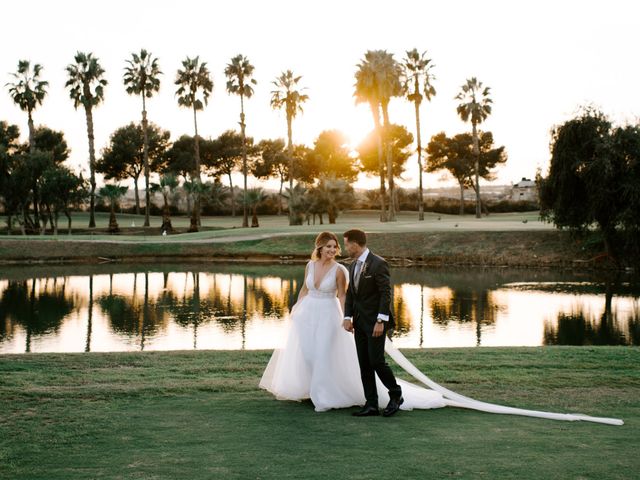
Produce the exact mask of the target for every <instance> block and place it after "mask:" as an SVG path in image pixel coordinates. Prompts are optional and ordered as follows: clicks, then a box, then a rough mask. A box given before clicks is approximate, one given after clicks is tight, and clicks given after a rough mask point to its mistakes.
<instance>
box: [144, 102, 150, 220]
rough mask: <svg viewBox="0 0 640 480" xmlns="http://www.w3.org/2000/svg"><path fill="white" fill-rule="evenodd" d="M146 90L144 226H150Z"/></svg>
mask: <svg viewBox="0 0 640 480" xmlns="http://www.w3.org/2000/svg"><path fill="white" fill-rule="evenodd" d="M145 93H146V92H145V91H144V89H143V90H142V135H143V138H144V146H143V151H142V157H143V159H144V186H145V195H144V199H145V203H144V226H145V227H148V226H149V225H150V224H149V199H150V194H149V132H148V128H147V127H148V123H147V105H146V103H145V98H144V97H145Z"/></svg>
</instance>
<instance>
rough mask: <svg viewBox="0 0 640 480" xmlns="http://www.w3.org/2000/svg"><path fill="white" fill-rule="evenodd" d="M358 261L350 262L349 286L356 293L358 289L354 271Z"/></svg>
mask: <svg viewBox="0 0 640 480" xmlns="http://www.w3.org/2000/svg"><path fill="white" fill-rule="evenodd" d="M355 264H356V261H353V262H351V263H350V264H349V288H351V290H352V291H353V292H354V293H355V291H356V289H355V288H354V286H353V273H354V270H355Z"/></svg>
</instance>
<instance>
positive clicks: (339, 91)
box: [0, 0, 640, 188]
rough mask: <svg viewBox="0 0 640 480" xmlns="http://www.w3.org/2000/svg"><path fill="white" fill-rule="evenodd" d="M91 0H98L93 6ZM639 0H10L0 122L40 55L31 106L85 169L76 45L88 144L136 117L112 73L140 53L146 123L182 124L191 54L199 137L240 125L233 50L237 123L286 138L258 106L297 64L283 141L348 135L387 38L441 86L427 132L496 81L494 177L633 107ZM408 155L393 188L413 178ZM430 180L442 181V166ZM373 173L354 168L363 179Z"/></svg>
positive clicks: (357, 122) (530, 166) (408, 109)
mask: <svg viewBox="0 0 640 480" xmlns="http://www.w3.org/2000/svg"><path fill="white" fill-rule="evenodd" d="M94 5H95V7H94ZM639 5H640V4H638V3H637V2H634V1H632V0H629V1H621V0H613V1H608V2H604V1H599V2H596V1H591V0H587V1H578V0H575V1H574V0H565V1H558V0H556V1H548V0H543V1H537V2H509V3H507V2H500V1H483V2H478V1H449V2H444V1H442V2H438V1H409V0H396V1H394V2H389V1H386V2H382V1H378V0H369V1H347V0H342V1H334V0H327V1H322V2H319V1H309V2H295V1H285V0H279V1H273V0H271V1H269V0H266V1H253V0H248V1H244V2H235V3H231V2H205V1H201V2H199V1H194V0H183V1H180V2H178V1H162V0H155V1H147V0H142V1H140V0H137V1H127V2H125V1H122V0H114V1H111V2H108V3H100V4H96V3H93V2H86V1H76V0H73V1H65V0H59V1H54V2H51V1H44V0H33V1H30V2H27V3H24V2H11V3H5V4H3V7H2V18H3V20H4V21H3V28H2V30H1V31H0V41H1V44H2V50H1V51H0V82H1V83H2V85H3V88H2V93H1V94H0V120H6V121H8V122H10V123H15V124H17V125H19V126H20V129H21V132H22V137H23V139H24V140H26V137H27V118H26V113H23V112H21V111H20V110H19V109H18V108H17V107H16V106H15V105H14V104H13V103H12V101H11V98H10V97H9V95H8V92H7V88H6V87H5V86H4V84H6V83H7V82H10V81H12V78H11V77H10V72H15V71H16V68H17V64H18V60H20V59H28V60H30V61H32V62H33V63H40V64H42V65H43V67H44V71H43V77H44V79H46V80H48V81H49V83H50V85H49V94H48V96H47V97H46V99H45V101H44V104H43V105H42V107H40V108H39V109H38V110H37V111H36V112H35V114H34V119H35V123H36V125H38V124H44V125H47V126H49V127H50V128H53V129H56V130H62V131H64V133H65V136H66V138H67V141H68V143H69V146H70V147H71V150H72V154H71V159H70V161H69V163H70V164H71V165H72V166H74V167H75V168H76V169H80V168H84V169H85V171H86V170H88V160H87V159H88V146H87V136H86V123H85V116H84V112H83V111H82V110H79V111H75V110H74V109H73V104H72V102H71V101H70V100H69V96H68V92H67V91H66V90H65V88H64V82H65V80H66V74H65V70H64V69H65V66H66V65H68V64H69V63H72V61H73V56H74V54H75V52H76V51H78V50H80V51H85V52H93V53H94V54H95V55H96V56H97V57H98V58H99V60H100V63H101V64H102V66H103V68H104V69H105V70H106V78H107V80H108V81H109V85H108V86H107V89H106V94H105V103H104V104H103V105H101V106H100V107H99V108H97V109H96V110H95V111H94V122H95V135H96V149H97V154H98V155H99V154H100V150H101V149H102V148H104V147H105V146H106V144H107V142H108V139H109V135H110V134H111V133H112V132H113V131H114V130H115V129H116V128H118V127H120V126H123V125H125V124H127V123H129V122H131V121H136V122H138V121H140V110H141V104H140V98H139V97H133V96H129V95H127V94H126V92H125V90H124V86H123V84H122V74H123V69H124V67H125V60H126V59H128V58H130V54H131V53H132V52H134V51H136V52H137V51H139V50H140V49H141V48H146V49H147V50H149V51H151V52H152V54H153V55H155V56H157V57H158V58H159V61H160V67H161V69H162V71H163V72H164V75H163V76H162V84H161V90H160V92H159V94H157V95H156V96H155V97H154V98H152V99H151V100H150V101H149V102H148V112H149V113H148V115H149V119H150V121H153V122H154V123H156V124H158V125H160V126H161V127H162V128H164V129H167V130H170V131H171V134H172V139H175V138H177V137H179V136H180V135H182V134H185V133H186V134H190V135H192V134H193V122H192V115H191V112H190V111H189V110H185V109H181V108H179V107H178V105H177V102H176V98H175V95H174V94H175V86H174V85H173V81H174V79H175V75H176V70H177V69H178V68H179V67H180V62H181V61H182V60H183V59H184V58H185V57H186V56H191V57H193V56H196V55H199V56H200V58H201V59H202V60H203V61H206V62H207V63H208V66H209V68H210V70H211V72H212V74H213V80H214V85H215V87H214V91H213V95H212V97H211V98H210V102H209V106H208V107H207V108H206V109H205V110H204V111H203V112H200V113H199V131H200V134H201V135H202V136H203V137H216V136H218V135H219V134H220V133H222V132H223V131H224V130H227V129H230V128H236V127H237V126H238V123H237V122H238V114H239V103H240V102H239V99H238V98H237V97H231V96H230V95H228V94H227V93H226V90H225V83H226V78H225V77H224V73H223V71H224V68H225V66H226V64H227V63H228V62H229V61H230V59H231V58H232V57H233V56H235V55H237V54H243V55H245V56H247V57H248V58H249V60H250V61H251V62H252V63H253V65H254V66H255V79H256V80H257V81H258V85H257V87H256V89H255V95H254V97H252V98H251V99H249V100H248V101H247V102H246V115H247V134H248V135H250V136H253V137H254V138H255V139H256V141H258V140H261V139H265V138H276V137H285V135H286V122H285V118H284V114H283V113H282V112H276V111H273V110H272V109H271V108H270V106H269V99H270V92H271V90H272V87H273V86H272V84H271V82H272V81H273V80H274V78H275V77H276V76H277V75H279V74H280V73H281V72H282V71H284V70H286V69H292V70H293V71H294V73H296V74H297V75H302V80H301V84H302V85H303V86H305V87H307V91H306V93H307V94H308V95H309V97H310V100H309V101H308V102H307V104H306V105H305V107H304V114H303V115H302V116H300V117H299V118H298V119H297V120H296V121H295V123H294V126H293V129H294V130H293V132H294V142H296V143H301V142H304V143H306V144H308V145H312V143H313V141H314V139H315V138H316V137H317V135H318V134H319V133H320V132H321V131H322V130H325V129H333V128H337V129H340V130H342V131H344V132H345V133H346V134H347V135H348V136H349V138H350V139H351V142H352V143H353V144H354V145H355V144H357V143H358V142H359V140H361V139H362V137H363V136H364V135H365V134H366V133H367V132H368V131H369V130H370V129H371V128H372V120H371V115H370V112H369V110H368V108H367V107H366V106H364V105H362V106H356V105H355V103H354V99H353V96H352V95H353V84H354V72H355V69H356V65H357V63H358V62H359V61H360V60H361V59H362V57H363V55H364V53H365V51H366V50H369V49H386V50H388V51H389V52H391V53H394V54H395V57H396V59H398V60H401V59H402V58H403V57H404V56H405V52H406V50H410V49H412V48H417V49H418V50H419V51H424V50H426V51H427V52H428V56H429V57H430V58H432V59H433V62H434V64H435V68H434V70H433V72H434V73H435V75H436V77H437V79H436V81H435V88H436V90H437V95H436V97H435V98H434V99H433V101H432V102H431V103H425V104H423V107H422V111H421V114H422V124H423V129H422V136H423V143H424V144H425V146H426V143H427V142H428V140H429V138H430V137H431V136H432V135H434V134H435V133H438V132H440V131H445V132H447V133H448V134H451V135H453V134H456V133H461V132H463V131H466V130H468V129H469V128H470V127H469V126H468V125H466V124H464V123H463V122H462V121H461V120H460V119H459V117H458V116H457V114H456V105H457V103H456V101H455V100H454V97H455V95H456V94H457V92H458V91H459V89H460V86H461V85H462V84H463V83H464V82H465V80H466V79H467V78H470V77H472V76H476V77H477V78H478V79H479V80H480V81H482V82H483V83H484V84H485V85H487V86H490V87H491V96H492V98H493V101H494V110H493V114H492V115H491V116H490V117H489V119H488V121H487V122H486V123H485V124H484V125H483V126H482V128H483V129H485V130H491V131H492V132H493V134H494V138H495V141H496V143H497V144H498V145H504V146H505V147H506V149H507V152H508V155H509V160H508V162H507V165H506V166H504V167H502V168H501V169H500V170H499V171H498V172H497V173H498V178H497V183H501V184H508V183H510V182H516V181H518V180H519V179H520V178H521V177H533V176H534V175H535V172H536V168H538V167H540V168H542V169H543V171H545V170H546V168H547V165H548V160H549V141H550V136H549V131H550V129H551V127H552V126H553V125H556V124H559V123H561V122H563V121H565V120H567V119H568V118H570V117H571V116H572V115H574V114H575V112H576V110H577V108H578V107H579V106H580V105H585V104H594V105H596V106H598V107H600V108H602V109H603V111H604V112H605V113H607V114H609V115H610V116H611V118H612V119H613V120H614V121H616V122H619V123H625V122H635V121H637V120H638V117H637V115H638V112H640V93H639V92H640V88H639V86H640V62H639V61H638V48H639V46H640V33H639V32H640V6H639ZM390 117H391V121H392V122H394V123H401V124H403V125H405V126H407V127H408V128H409V130H410V131H411V132H412V133H415V120H414V116H413V107H412V106H411V105H410V104H409V103H408V102H406V101H404V100H401V99H395V100H393V101H392V103H391V106H390ZM416 169H417V167H416V165H415V161H414V160H413V159H411V160H409V162H408V168H407V173H406V174H405V180H406V181H405V182H404V183H403V185H404V186H409V187H410V186H415V185H416V181H415V175H416ZM425 180H426V186H427V187H428V188H431V187H440V186H446V185H448V184H451V180H450V179H449V180H445V179H444V178H442V175H429V176H426V177H425ZM374 183H375V182H373V181H371V180H369V181H367V179H366V178H364V177H363V178H362V179H361V180H359V182H358V186H368V185H373V184H374Z"/></svg>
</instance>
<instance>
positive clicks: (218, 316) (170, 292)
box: [0, 265, 640, 353]
mask: <svg viewBox="0 0 640 480" xmlns="http://www.w3.org/2000/svg"><path fill="white" fill-rule="evenodd" d="M302 275H303V268H302V267H300V266H280V265H278V266H233V265H229V266H223V265H212V266H210V268H207V267H206V266H205V267H204V268H203V266H201V265H197V266H195V265H191V266H189V265H184V266H181V268H180V267H178V268H176V266H167V267H166V268H164V267H162V266H160V267H155V268H153V269H150V268H149V267H148V266H144V265H137V266H136V265H132V266H123V265H119V266H118V265H107V266H88V267H78V266H74V267H69V266H67V267H65V266H59V267H45V268H40V269H38V268H34V267H29V268H7V269H6V271H3V274H2V276H3V278H0V353H18V352H30V351H34V352H43V351H87V352H88V351H121V350H167V349H207V348H216V349H245V348H249V349H254V348H273V347H274V346H277V345H278V344H280V343H281V342H282V340H283V339H284V334H285V332H286V323H287V321H288V315H289V308H290V306H291V305H292V304H293V303H294V302H295V298H296V296H297V292H298V290H299V288H300V286H301V285H302ZM393 278H394V283H395V286H394V295H393V304H394V308H395V312H396V317H397V330H396V332H395V334H394V341H395V343H396V344H397V345H398V346H400V347H414V348H415V347H439V346H474V345H556V344H559V345H640V307H639V305H638V298H639V295H640V292H639V290H640V289H639V288H638V283H637V282H635V281H632V280H630V279H614V280H609V281H601V280H599V279H594V278H590V277H588V276H587V277H586V276H578V275H573V274H566V273H558V272H548V271H543V272H536V271H533V272H532V271H513V270H511V271H509V270H465V271H445V270H426V269H423V270H421V269H395V270H394V271H393Z"/></svg>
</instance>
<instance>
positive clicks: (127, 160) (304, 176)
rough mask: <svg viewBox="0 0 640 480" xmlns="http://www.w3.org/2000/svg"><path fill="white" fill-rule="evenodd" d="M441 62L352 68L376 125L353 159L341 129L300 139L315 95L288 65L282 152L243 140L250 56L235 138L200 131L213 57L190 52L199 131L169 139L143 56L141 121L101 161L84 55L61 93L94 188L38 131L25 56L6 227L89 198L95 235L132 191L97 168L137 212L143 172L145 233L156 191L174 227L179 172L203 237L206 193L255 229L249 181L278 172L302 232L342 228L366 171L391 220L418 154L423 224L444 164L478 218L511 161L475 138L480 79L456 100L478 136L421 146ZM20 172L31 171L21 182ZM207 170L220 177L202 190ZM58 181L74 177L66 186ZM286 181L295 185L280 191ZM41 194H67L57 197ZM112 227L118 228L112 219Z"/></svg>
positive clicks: (188, 92) (41, 91) (235, 61)
mask: <svg viewBox="0 0 640 480" xmlns="http://www.w3.org/2000/svg"><path fill="white" fill-rule="evenodd" d="M433 67H434V65H433V61H432V59H430V58H428V57H427V54H426V52H423V53H420V52H418V50H417V49H413V50H410V51H407V52H406V57H405V58H404V59H403V60H401V61H398V60H396V59H395V58H394V55H393V54H391V53H388V52H387V51H385V50H369V51H367V52H366V53H365V55H364V57H363V59H362V60H361V61H360V62H359V63H358V64H357V66H356V72H355V84H354V97H355V100H356V103H366V104H368V105H369V107H370V110H371V114H372V119H373V125H374V128H373V130H372V132H371V134H370V135H369V136H368V137H367V138H366V139H365V140H364V141H363V142H362V144H361V145H359V146H358V148H357V150H358V152H357V153H358V155H357V157H352V156H351V155H350V152H348V151H347V149H346V148H345V144H346V139H345V138H344V136H342V135H341V134H340V133H339V132H337V131H333V130H328V131H324V132H321V133H320V134H319V135H318V137H317V139H316V141H315V142H314V146H313V147H307V146H305V145H299V144H294V142H293V121H294V120H295V118H296V117H297V116H298V115H299V114H301V113H302V112H303V105H304V103H305V102H307V101H308V99H309V96H308V95H307V94H306V93H305V91H306V88H304V87H302V86H301V85H300V81H301V78H302V77H301V76H299V75H296V74H294V73H293V72H292V71H291V70H287V71H285V72H283V73H282V74H281V75H280V76H278V77H277V78H276V79H274V80H273V81H272V82H271V84H272V88H273V90H272V91H271V100H270V104H271V107H272V108H274V109H282V110H284V112H285V117H286V127H287V139H286V145H285V142H284V140H281V139H273V140H262V141H259V142H254V140H253V139H252V138H250V137H247V135H246V121H247V119H246V116H245V112H244V106H245V102H246V101H248V100H249V99H250V98H251V97H252V96H253V93H254V87H255V85H256V84H257V81H256V79H255V78H254V70H255V69H254V66H253V65H252V64H251V63H250V61H249V59H248V58H247V57H245V56H243V55H237V56H235V57H233V58H232V59H231V60H230V62H229V63H228V64H227V66H226V68H225V70H224V74H225V77H226V80H227V81H226V91H227V92H228V93H229V94H231V95H236V96H237V97H238V99H239V101H240V102H239V103H240V105H239V120H240V121H239V126H240V129H239V132H237V131H235V130H229V131H227V132H224V133H223V134H222V135H220V136H219V137H218V138H215V139H212V138H208V139H207V138H203V137H202V136H201V135H200V134H199V131H198V112H199V111H202V110H203V109H204V108H205V107H206V106H207V104H208V101H209V97H210V95H211V92H212V91H213V88H214V82H213V78H212V75H211V72H210V71H209V68H208V66H207V63H206V62H203V61H201V60H200V58H199V57H197V56H196V57H193V58H191V57H187V58H186V59H185V60H184V61H182V65H181V68H179V69H178V70H177V72H176V75H175V80H174V86H175V87H176V90H175V95H176V98H177V103H178V106H180V107H184V108H188V109H190V110H191V111H192V112H193V135H192V136H188V135H183V136H182V137H180V138H178V139H177V140H175V141H174V142H171V141H170V140H169V138H170V133H169V132H168V131H166V130H163V129H161V128H160V127H159V126H157V125H156V124H154V123H153V122H151V121H149V119H148V118H147V108H146V104H147V101H148V100H149V99H151V98H152V97H153V96H154V95H155V94H156V93H157V92H159V89H160V83H161V77H162V75H163V72H162V71H161V70H160V66H159V61H158V58H157V57H154V56H153V55H152V54H151V53H150V52H148V51H147V50H144V49H143V50H141V51H140V52H139V53H132V54H131V57H130V58H129V59H127V60H126V66H125V72H124V75H123V84H124V86H125V89H126V92H127V93H128V94H130V95H136V96H139V97H140V101H141V103H142V117H141V119H140V122H139V123H137V122H132V123H130V124H129V125H126V126H122V127H120V128H118V129H117V130H116V131H114V132H113V133H112V135H111V138H110V139H109V143H108V145H107V146H106V147H105V148H104V150H103V151H102V152H101V156H100V158H98V157H97V156H96V148H95V138H94V120H93V116H94V110H95V109H96V108H97V107H98V106H99V105H100V104H101V103H103V102H104V100H105V88H106V86H107V80H106V79H105V71H104V69H103V68H102V67H101V65H100V62H99V59H98V58H96V57H95V56H94V55H93V54H92V53H85V52H78V53H77V54H76V55H75V56H74V62H73V63H71V64H69V65H68V66H67V67H66V73H67V81H66V83H65V87H66V88H67V89H68V93H69V97H70V99H71V101H72V102H73V105H74V107H75V108H76V109H79V108H80V107H82V109H83V110H84V113H85V117H86V126H87V138H88V146H89V173H90V177H89V179H88V182H87V181H86V180H84V179H83V178H82V177H81V176H77V175H75V174H74V173H73V172H71V171H70V170H69V169H67V168H66V167H64V166H63V165H62V162H64V160H65V159H66V158H67V157H68V154H69V152H68V148H67V146H66V142H65V141H64V136H63V134H62V133H61V132H53V131H51V130H49V129H47V128H46V127H37V128H36V126H35V124H34V119H33V114H34V112H35V110H36V109H37V108H38V106H40V105H41V104H42V103H43V101H44V99H45V97H46V95H47V93H48V82H47V81H46V80H44V79H43V78H42V71H43V67H42V66H41V65H39V64H33V65H32V63H31V62H30V61H28V60H20V61H19V62H18V68H17V71H16V72H15V73H13V74H12V77H13V81H12V82H9V83H7V87H8V89H9V94H10V95H11V97H12V99H13V100H14V102H15V103H16V104H17V105H18V106H19V108H20V109H22V110H23V111H24V112H26V113H27V117H28V118H27V119H28V129H29V138H28V143H27V144H26V145H21V144H19V142H18V137H19V130H18V129H17V126H15V125H9V124H7V123H6V122H3V123H2V129H1V130H0V135H2V136H1V137H0V161H1V162H2V163H1V164H0V199H1V200H2V202H3V207H4V211H5V214H6V215H7V217H8V221H9V223H10V224H11V222H12V219H14V218H15V219H17V220H18V221H19V223H20V225H21V228H22V230H23V232H24V231H40V230H42V231H44V227H43V224H44V225H45V226H46V223H47V219H48V220H49V221H50V223H51V225H52V227H53V228H56V229H57V218H58V217H57V216H58V214H60V213H63V212H64V213H65V214H68V211H69V209H70V208H71V207H72V206H74V205H75V206H79V205H80V204H82V203H83V202H84V201H86V200H88V202H89V208H88V209H89V227H90V228H93V227H95V216H94V212H95V201H96V196H97V195H101V196H103V197H105V198H108V199H110V201H111V204H112V210H113V205H114V204H115V202H116V201H117V199H118V197H119V196H121V195H123V194H124V193H125V192H126V187H120V186H119V185H118V184H111V185H105V187H103V189H101V190H100V191H99V192H97V193H96V181H95V175H96V173H102V174H104V175H105V179H107V180H115V181H119V180H123V179H125V178H131V179H132V180H133V182H134V189H135V197H136V207H137V208H138V209H139V207H140V199H139V192H138V181H139V179H140V177H142V178H144V185H145V187H144V194H145V207H144V208H145V223H144V225H145V226H149V216H150V203H151V202H150V194H151V193H152V192H153V191H154V190H157V191H158V190H159V191H161V192H162V193H163V198H164V206H163V225H162V229H163V230H166V231H170V230H171V224H170V218H169V211H170V209H169V205H168V202H169V198H170V193H171V191H172V190H174V189H175V188H176V187H177V186H178V185H179V179H180V177H182V180H183V181H182V187H183V189H184V191H185V192H187V194H188V196H187V199H188V204H189V210H190V212H191V222H190V231H197V230H198V228H199V226H200V214H201V211H202V200H203V198H204V197H205V196H208V197H209V198H212V195H213V194H215V195H217V196H218V198H217V199H215V201H223V200H222V199H221V197H224V196H227V199H228V201H230V203H231V208H232V213H233V214H234V215H235V213H236V206H237V204H240V205H241V208H242V215H243V222H242V225H243V227H246V226H249V218H248V217H249V213H250V210H253V219H252V224H253V225H254V226H255V225H257V218H256V215H255V207H256V205H257V204H259V203H260V201H261V200H262V199H263V198H264V196H265V194H264V191H262V190H261V189H249V188H248V186H247V177H248V175H249V174H252V175H254V176H255V177H256V178H269V177H277V178H278V179H279V180H280V192H279V199H278V208H279V210H278V211H279V213H282V212H283V211H284V207H283V205H282V198H285V199H286V210H287V213H288V215H289V222H290V224H292V225H295V224H301V223H302V222H303V221H304V219H305V218H306V217H308V215H309V214H310V212H311V213H313V214H316V213H319V212H322V213H326V214H327V215H328V217H329V220H330V221H335V218H336V216H337V214H338V212H339V211H340V210H341V209H342V208H344V206H345V205H349V204H350V203H351V202H352V195H353V190H352V188H351V187H350V183H351V182H353V181H354V180H355V179H356V176H357V174H358V172H360V171H365V172H368V173H370V174H373V175H377V176H378V177H379V179H380V187H379V195H378V201H379V208H380V220H381V221H394V220H395V218H396V212H397V211H398V199H397V196H398V195H397V188H396V179H397V178H398V177H399V176H400V175H402V173H403V172H404V171H405V168H406V166H405V164H406V162H407V160H408V159H409V158H410V157H411V156H412V155H413V154H414V153H417V166H418V189H417V190H418V201H417V209H418V216H419V219H420V220H424V201H423V182H422V174H423V172H424V171H430V172H431V171H437V170H441V169H447V170H449V171H450V172H451V173H452V174H453V176H454V177H455V178H456V179H457V180H458V182H459V184H460V187H461V189H464V188H466V187H472V188H474V190H475V192H476V216H480V214H481V209H482V206H481V201H480V187H479V178H480V177H483V178H487V179H489V178H491V169H492V168H494V167H495V166H496V165H498V164H500V163H504V162H505V161H506V159H507V157H506V153H505V150H504V147H499V148H494V147H493V136H492V135H491V133H490V132H481V131H479V125H480V124H481V123H482V122H483V121H484V120H486V118H487V117H488V115H489V114H490V113H491V108H492V100H491V98H490V89H489V87H485V86H484V85H483V84H482V82H480V81H478V80H477V79H476V78H471V79H469V80H467V81H466V83H465V84H464V85H463V86H462V87H461V89H460V92H459V94H458V95H457V96H456V97H455V99H456V100H457V101H458V102H459V103H458V106H457V111H458V113H459V115H460V117H461V119H462V120H463V121H465V122H469V123H470V124H471V132H470V133H468V134H461V135H458V136H455V137H453V138H448V137H447V136H446V135H445V134H444V133H441V134H438V135H436V136H434V137H433V138H432V139H431V141H430V142H429V145H428V147H427V148H423V147H422V140H421V136H420V129H421V123H420V108H421V105H422V103H423V102H424V101H425V100H426V101H430V100H431V99H432V98H433V97H434V96H435V95H436V90H435V88H434V80H435V76H434V74H433ZM394 97H399V98H405V99H406V100H407V101H409V102H412V103H413V105H414V107H415V120H416V126H415V138H416V143H417V148H414V146H413V141H414V135H413V134H412V133H411V132H409V130H408V129H407V128H406V127H404V126H402V125H398V124H394V123H392V122H391V119H390V118H389V109H388V106H389V102H390V101H391V99H392V98H394ZM38 135H40V136H49V137H52V138H53V137H55V138H56V139H57V143H56V145H55V147H56V148H57V149H59V150H62V151H64V152H65V153H64V154H62V153H60V152H58V154H57V155H54V154H53V153H52V151H51V150H47V148H52V146H51V145H50V144H47V143H43V142H44V140H38ZM425 151H426V152H427V153H428V154H429V158H428V162H426V165H424V164H423V163H425V162H423V153H424V152H425ZM235 171H241V172H242V175H243V186H242V193H241V195H239V198H237V197H238V195H237V194H236V192H235V188H234V185H233V181H232V176H231V174H232V172H235ZM21 172H24V177H25V178H24V179H22V177H21V175H23V173H21ZM47 172H48V173H47ZM53 172H55V174H54V173H53ZM45 173H46V175H45ZM152 173H157V174H159V176H160V183H159V184H157V185H153V184H151V182H150V176H151V174H152ZM203 173H205V174H206V175H208V176H210V177H212V178H213V179H214V181H213V182H209V183H203V181H202V174H203ZM47 175H48V176H49V177H47ZM58 177H60V178H62V177H64V178H65V179H66V180H65V181H64V182H63V181H62V180H60V179H59V178H58ZM47 178H49V179H47ZM53 178H58V180H56V181H57V182H58V184H59V185H60V186H59V187H58V189H57V190H56V189H54V188H52V187H50V186H48V185H49V184H51V182H52V181H53V180H52V179H53ZM221 178H228V180H229V185H228V187H227V188H228V192H227V191H226V190H225V188H223V187H222V185H221V183H220V179H221ZM286 182H288V188H284V189H283V186H284V185H285V183H286ZM63 186H65V187H64V188H66V189H67V191H65V192H64V193H63V192H61V191H60V189H61V188H63ZM45 194H46V195H54V196H55V195H58V196H59V198H58V199H49V198H48V197H46V196H45ZM69 218H70V217H69ZM112 220H113V221H114V222H115V217H114V215H112ZM54 223H55V225H54ZM10 230H11V225H10V228H9V231H10Z"/></svg>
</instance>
